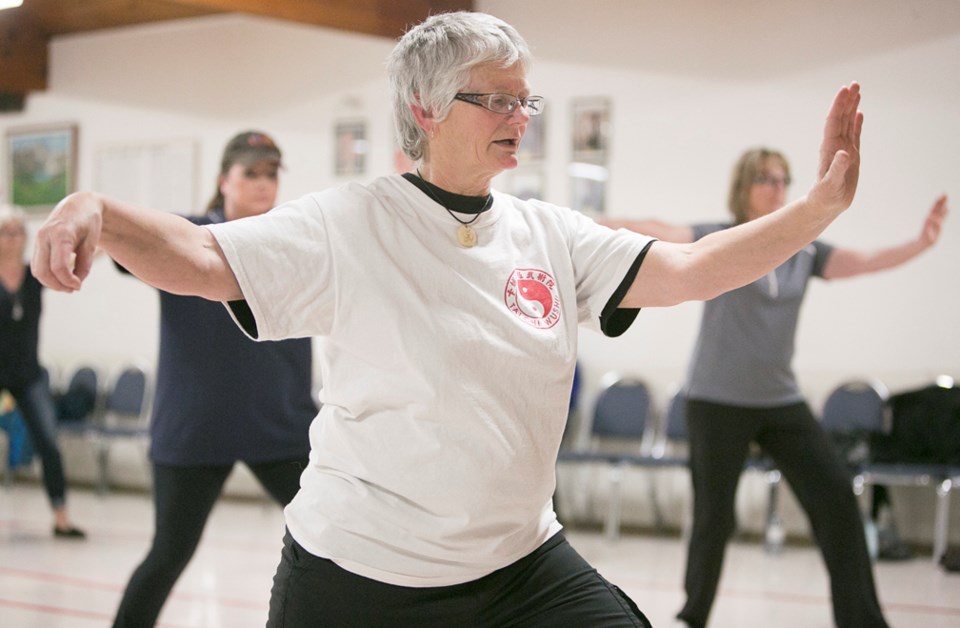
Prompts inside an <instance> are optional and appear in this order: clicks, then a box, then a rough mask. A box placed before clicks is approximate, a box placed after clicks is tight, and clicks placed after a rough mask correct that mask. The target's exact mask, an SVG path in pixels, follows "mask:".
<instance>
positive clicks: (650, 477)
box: [647, 469, 666, 532]
mask: <svg viewBox="0 0 960 628" xmlns="http://www.w3.org/2000/svg"><path fill="white" fill-rule="evenodd" d="M647 481H648V482H649V484H648V485H647V487H648V491H649V493H650V507H651V508H652V509H653V525H654V527H655V529H656V530H657V531H658V532H662V531H663V529H664V527H665V526H666V524H665V523H664V521H665V520H664V517H663V510H662V509H661V508H660V498H659V496H658V495H657V470H656V469H650V470H649V471H648V473H647Z"/></svg>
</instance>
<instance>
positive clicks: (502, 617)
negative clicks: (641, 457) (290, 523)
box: [267, 533, 650, 628]
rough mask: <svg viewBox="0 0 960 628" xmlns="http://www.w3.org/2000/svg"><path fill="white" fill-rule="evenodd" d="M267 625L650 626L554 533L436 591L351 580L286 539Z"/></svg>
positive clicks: (410, 627)
mask: <svg viewBox="0 0 960 628" xmlns="http://www.w3.org/2000/svg"><path fill="white" fill-rule="evenodd" d="M267 626H268V628H314V627H315V626H324V627H325V628H348V627H353V628H422V627H424V626H445V627H446V626H456V627H457V628H486V627H489V628H508V627H510V626H513V627H516V628H548V627H549V628H555V627H557V626H578V627H579V626H589V627H590V628H650V622H649V621H648V620H647V618H646V617H644V615H643V613H641V612H640V610H639V609H638V608H637V606H636V604H634V603H633V601H631V600H630V598H628V597H627V596H626V595H625V594H624V593H623V592H622V591H621V590H620V589H618V588H617V587H616V586H614V585H612V584H610V583H609V582H607V581H606V580H605V579H604V578H603V577H602V576H601V575H600V574H599V573H597V571H596V570H595V569H594V568H593V567H591V566H590V565H589V564H587V562H586V561H585V560H584V559H583V558H582V557H581V556H580V555H579V554H578V553H577V552H576V550H574V549H573V547H571V546H570V544H569V543H567V541H566V539H565V538H564V537H563V534H562V533H558V534H556V535H554V536H553V537H552V538H550V539H548V540H547V542H546V543H544V544H543V545H541V546H540V547H539V548H537V549H536V550H534V551H533V552H532V553H531V554H529V555H528V556H526V557H524V558H521V559H520V560H518V561H517V562H515V563H513V564H512V565H508V566H506V567H504V568H502V569H499V570H497V571H495V572H493V573H491V574H489V575H487V576H484V577H483V578H480V579H478V580H474V581H472V582H466V583H464V584H458V585H453V586H444V587H402V586H395V585H390V584H385V583H383V582H379V581H377V580H371V579H370V578H364V577H363V576H358V575H356V574H354V573H351V572H349V571H346V570H344V569H342V568H341V567H339V566H337V565H336V564H335V563H333V562H332V561H330V560H327V559H324V558H318V557H317V556H313V555H312V554H310V553H309V552H307V551H306V550H304V549H303V548H302V547H301V546H300V545H299V544H298V543H297V542H296V541H294V540H293V539H292V538H291V537H290V534H289V533H287V536H286V538H285V539H284V547H283V553H282V555H281V561H280V566H279V567H278V568H277V575H276V576H275V577H274V579H273V590H272V592H271V596H270V618H269V620H268V621H267Z"/></svg>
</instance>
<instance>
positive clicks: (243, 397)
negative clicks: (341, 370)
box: [114, 131, 317, 626]
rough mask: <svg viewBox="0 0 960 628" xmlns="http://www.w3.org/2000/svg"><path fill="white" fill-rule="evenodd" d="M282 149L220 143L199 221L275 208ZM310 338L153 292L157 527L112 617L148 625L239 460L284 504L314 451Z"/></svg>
mask: <svg viewBox="0 0 960 628" xmlns="http://www.w3.org/2000/svg"><path fill="white" fill-rule="evenodd" d="M279 167H280V150H279V149H278V148H277V146H276V144H275V143H274V142H273V140H272V139H271V138H270V137H268V136H267V135H265V134H263V133H259V132H255V131H251V132H245V133H241V134H239V135H237V136H236V137H234V138H233V139H232V140H230V142H229V143H228V144H227V147H226V149H225V151H224V154H223V158H222V161H221V171H220V174H219V176H218V179H217V192H216V194H215V196H214V198H213V199H212V200H211V201H210V204H209V206H208V211H207V213H206V214H205V215H203V216H198V217H192V218H190V220H191V221H192V222H194V223H196V224H201V225H204V224H211V223H218V222H223V221H226V220H235V219H237V218H241V217H243V216H253V215H256V214H262V213H264V212H266V211H267V210H269V209H270V208H271V207H273V206H274V202H275V201H276V195H277V187H278V182H277V171H278V169H279ZM311 367H312V350H311V341H310V339H308V338H302V339H295V340H284V341H279V342H260V343H258V342H254V341H252V340H250V339H249V338H247V337H246V336H244V334H243V332H241V331H240V329H239V328H238V327H237V326H236V324H234V323H233V321H232V320H231V319H230V315H229V313H228V312H227V309H226V308H224V306H223V304H221V303H217V302H214V301H208V300H205V299H201V298H199V297H187V296H179V295H175V294H171V293H169V292H164V291H161V292H160V356H159V364H158V367H157V391H156V396H155V399H154V407H153V420H152V422H151V447H150V457H151V460H152V463H153V477H154V493H153V494H154V505H155V520H156V521H155V527H156V530H155V535H154V539H153V544H152V546H151V548H150V551H149V553H148V554H147V556H146V558H145V559H144V561H143V562H142V563H141V564H140V566H139V567H137V569H136V571H134V573H133V576H131V578H130V582H129V583H128V584H127V588H126V591H125V593H124V596H123V600H122V601H121V603H120V607H119V609H118V610H117V616H116V619H115V623H114V625H115V626H152V625H153V624H154V623H155V622H156V620H157V617H158V616H159V614H160V610H161V608H162V607H163V604H164V602H165V601H166V599H167V596H168V595H169V593H170V590H171V589H172V588H173V585H174V584H175V583H176V581H177V579H178V578H179V576H180V574H181V573H182V572H183V570H184V568H185V567H186V566H187V563H188V562H189V561H190V558H191V557H192V556H193V553H194V551H195V549H196V547H197V544H198V543H199V541H200V537H201V534H202V533H203V527H204V525H205V523H206V521H207V517H208V516H209V514H210V511H211V510H212V509H213V505H214V503H215V502H216V500H217V498H218V497H219V495H220V492H221V490H222V488H223V484H224V482H225V481H226V479H227V477H228V476H229V475H230V472H231V470H232V469H233V466H234V464H235V463H236V462H238V461H242V462H244V463H245V464H246V465H247V467H248V468H249V469H250V470H251V471H252V472H253V474H254V476H256V478H257V480H258V481H259V482H260V483H261V484H262V485H263V487H264V488H265V489H266V490H267V492H268V493H269V494H270V496H271V497H273V499H274V500H276V501H277V502H278V503H280V504H283V505H286V504H287V503H288V502H289V501H290V500H291V499H293V496H294V495H295V494H296V493H297V490H298V489H299V487H300V473H301V472H302V470H303V468H304V466H305V465H306V463H307V455H308V452H309V449H310V445H309V440H308V435H307V431H308V428H309V425H310V422H311V421H312V420H313V418H314V416H315V415H316V413H317V407H316V404H315V403H314V401H313V398H312V394H311V388H312V381H311V380H312V376H311V373H312V368H311Z"/></svg>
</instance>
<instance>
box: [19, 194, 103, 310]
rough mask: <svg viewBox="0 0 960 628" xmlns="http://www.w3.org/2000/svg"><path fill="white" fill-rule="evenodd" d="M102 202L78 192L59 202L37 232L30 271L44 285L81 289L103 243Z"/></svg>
mask: <svg viewBox="0 0 960 628" xmlns="http://www.w3.org/2000/svg"><path fill="white" fill-rule="evenodd" d="M102 225H103V201H102V200H101V199H100V197H99V196H98V195H96V194H94V193H92V192H76V193H74V194H71V195H70V196H68V197H66V198H65V199H63V200H62V201H60V202H59V203H58V204H57V206H56V207H54V209H53V211H52V212H50V215H49V216H48V217H47V219H46V220H45V221H44V223H43V225H42V226H41V227H40V230H39V231H38V232H37V240H36V244H35V246H34V250H33V261H32V262H31V263H30V269H31V272H32V273H33V276H34V277H36V278H37V280H39V281H40V283H42V284H43V285H44V286H46V287H48V288H50V289H52V290H58V291H60V292H74V291H76V290H79V289H80V286H81V285H82V283H83V280H84V279H86V278H87V275H89V274H90V267H91V265H92V264H93V258H94V255H95V253H96V251H97V244H98V242H99V241H100V232H101V228H102Z"/></svg>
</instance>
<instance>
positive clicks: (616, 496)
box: [604, 463, 625, 543]
mask: <svg viewBox="0 0 960 628" xmlns="http://www.w3.org/2000/svg"><path fill="white" fill-rule="evenodd" d="M624 466H625V465H624V464H623V463H617V464H614V465H613V466H612V467H610V499H609V505H608V510H607V522H606V526H605V530H604V532H605V534H606V537H607V540H608V541H610V542H611V543H613V542H615V541H616V540H617V539H619V538H620V485H621V484H622V482H623V468H624Z"/></svg>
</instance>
